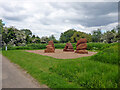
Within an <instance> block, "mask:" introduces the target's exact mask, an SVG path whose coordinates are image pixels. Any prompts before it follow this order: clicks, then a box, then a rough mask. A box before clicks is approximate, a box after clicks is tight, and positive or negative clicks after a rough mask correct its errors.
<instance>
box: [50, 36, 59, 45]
mask: <svg viewBox="0 0 120 90" xmlns="http://www.w3.org/2000/svg"><path fill="white" fill-rule="evenodd" d="M51 40H52V41H53V42H54V43H58V41H57V40H56V38H55V36H54V35H51V36H50V37H49V41H51Z"/></svg>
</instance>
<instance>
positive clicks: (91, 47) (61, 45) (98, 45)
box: [3, 43, 116, 50]
mask: <svg viewBox="0 0 120 90" xmlns="http://www.w3.org/2000/svg"><path fill="white" fill-rule="evenodd" d="M46 45H48V44H34V43H33V44H27V45H26V46H11V45H8V50H24V49H25V50H34V49H45V48H46ZM65 45H66V43H54V46H55V48H56V49H64V47H65ZM72 45H73V49H74V50H75V49H76V43H72ZM112 45H116V43H112V44H105V43H87V50H103V49H105V48H108V47H110V46H112ZM3 50H5V47H3Z"/></svg>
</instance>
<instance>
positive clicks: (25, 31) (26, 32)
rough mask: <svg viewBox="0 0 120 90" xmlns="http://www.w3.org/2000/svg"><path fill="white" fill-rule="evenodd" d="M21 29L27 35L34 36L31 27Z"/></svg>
mask: <svg viewBox="0 0 120 90" xmlns="http://www.w3.org/2000/svg"><path fill="white" fill-rule="evenodd" d="M21 31H23V32H24V33H25V34H26V36H27V35H29V36H32V32H31V31H30V30H29V29H21Z"/></svg>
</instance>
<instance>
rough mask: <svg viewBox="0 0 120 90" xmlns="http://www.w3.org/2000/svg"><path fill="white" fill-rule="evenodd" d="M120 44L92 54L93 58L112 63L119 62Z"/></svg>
mask: <svg viewBox="0 0 120 90" xmlns="http://www.w3.org/2000/svg"><path fill="white" fill-rule="evenodd" d="M118 56H119V52H118V45H114V46H111V47H109V48H106V49H104V50H103V51H100V52H99V53H97V54H96V55H94V56H92V57H91V59H92V60H95V61H100V62H104V63H110V64H118V58H119V57H118Z"/></svg>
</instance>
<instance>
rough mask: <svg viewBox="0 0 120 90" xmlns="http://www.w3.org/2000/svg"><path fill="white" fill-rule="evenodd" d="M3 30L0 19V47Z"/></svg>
mask: <svg viewBox="0 0 120 90" xmlns="http://www.w3.org/2000/svg"><path fill="white" fill-rule="evenodd" d="M2 29H3V23H2V20H1V19H0V47H1V46H2Z"/></svg>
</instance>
